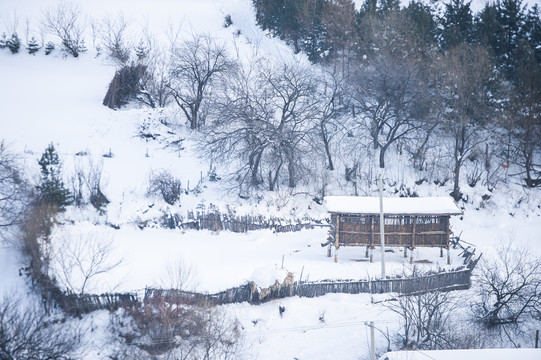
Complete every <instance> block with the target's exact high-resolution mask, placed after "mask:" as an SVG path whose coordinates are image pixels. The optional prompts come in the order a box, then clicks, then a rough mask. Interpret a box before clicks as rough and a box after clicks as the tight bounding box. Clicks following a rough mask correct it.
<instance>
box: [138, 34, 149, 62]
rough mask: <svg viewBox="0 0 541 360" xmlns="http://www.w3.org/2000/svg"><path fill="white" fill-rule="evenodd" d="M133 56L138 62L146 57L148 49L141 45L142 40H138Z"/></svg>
mask: <svg viewBox="0 0 541 360" xmlns="http://www.w3.org/2000/svg"><path fill="white" fill-rule="evenodd" d="M135 55H136V56H137V60H138V61H143V60H144V59H145V58H146V57H147V55H148V49H147V48H146V46H145V44H144V43H143V39H141V40H139V44H137V46H136V47H135Z"/></svg>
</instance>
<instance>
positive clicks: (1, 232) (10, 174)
mask: <svg viewBox="0 0 541 360" xmlns="http://www.w3.org/2000/svg"><path fill="white" fill-rule="evenodd" d="M29 190H30V189H29V186H28V183H27V182H26V180H25V178H24V175H23V172H22V169H21V167H20V165H19V160H18V157H17V155H15V154H14V153H12V152H10V151H9V150H8V148H7V146H6V144H5V143H4V141H1V142H0V238H4V239H6V237H7V235H8V234H9V233H10V231H11V230H14V229H15V225H17V224H19V223H20V221H21V220H22V214H23V212H24V211H25V208H26V205H27V203H28V199H29V195H30V194H29Z"/></svg>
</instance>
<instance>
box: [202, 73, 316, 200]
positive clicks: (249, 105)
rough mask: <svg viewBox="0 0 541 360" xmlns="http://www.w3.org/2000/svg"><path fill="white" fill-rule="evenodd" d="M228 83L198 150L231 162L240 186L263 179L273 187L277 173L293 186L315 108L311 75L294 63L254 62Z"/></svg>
mask: <svg viewBox="0 0 541 360" xmlns="http://www.w3.org/2000/svg"><path fill="white" fill-rule="evenodd" d="M229 86H230V87H229V88H228V89H227V90H226V91H224V92H225V94H226V95H225V96H226V97H225V99H224V100H223V101H222V103H221V104H220V105H219V110H220V116H219V117H216V118H215V119H214V122H213V124H212V126H211V127H210V130H209V131H208V133H207V135H208V136H207V137H206V138H205V140H204V143H203V150H204V151H205V152H206V154H207V155H208V156H210V157H211V158H213V159H214V160H219V159H227V160H229V161H232V162H235V166H236V167H237V169H236V171H235V174H234V176H235V178H236V179H237V180H238V182H239V184H240V185H241V187H242V186H248V187H251V186H258V185H260V184H263V183H264V182H265V181H266V182H267V185H268V188H269V190H271V191H273V190H276V189H277V188H278V185H279V184H280V178H281V177H282V178H283V179H287V185H288V186H289V187H290V188H294V187H295V186H296V185H297V182H298V181H299V180H301V179H302V178H303V174H304V172H305V171H306V169H307V166H306V164H305V157H306V156H307V154H308V153H309V149H310V144H309V133H310V130H311V129H312V128H313V126H314V121H313V119H314V117H315V115H316V112H317V110H316V105H317V100H316V97H315V96H314V93H315V84H314V81H313V78H312V77H311V76H309V75H308V73H307V69H305V68H303V67H302V66H301V65H299V64H293V65H290V64H281V65H279V66H278V67H277V68H274V67H272V66H271V65H269V64H264V63H262V62H259V63H257V64H253V66H252V67H250V68H246V69H244V70H243V71H241V72H239V75H238V76H237V77H236V78H234V79H231V80H230V81H229ZM239 158H240V160H239ZM222 161H223V160H222ZM265 177H267V179H266V180H265Z"/></svg>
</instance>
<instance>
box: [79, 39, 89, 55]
mask: <svg viewBox="0 0 541 360" xmlns="http://www.w3.org/2000/svg"><path fill="white" fill-rule="evenodd" d="M87 51H88V49H87V48H86V44H85V39H83V40H81V44H80V45H79V52H80V53H85V52H87Z"/></svg>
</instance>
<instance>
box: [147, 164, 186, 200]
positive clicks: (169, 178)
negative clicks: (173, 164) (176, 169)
mask: <svg viewBox="0 0 541 360" xmlns="http://www.w3.org/2000/svg"><path fill="white" fill-rule="evenodd" d="M181 191H182V190H181V182H180V180H179V179H177V178H175V177H174V176H173V175H171V174H170V173H169V172H167V171H166V170H163V171H162V172H160V173H158V174H154V173H152V174H150V181H149V186H148V190H147V195H161V196H162V197H163V200H164V201H165V202H166V203H168V204H169V205H173V204H174V203H175V202H176V201H177V200H179V199H180V194H181Z"/></svg>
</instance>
